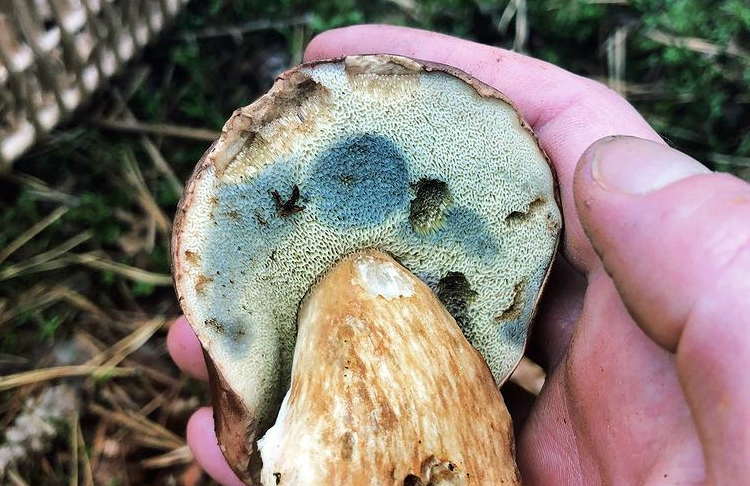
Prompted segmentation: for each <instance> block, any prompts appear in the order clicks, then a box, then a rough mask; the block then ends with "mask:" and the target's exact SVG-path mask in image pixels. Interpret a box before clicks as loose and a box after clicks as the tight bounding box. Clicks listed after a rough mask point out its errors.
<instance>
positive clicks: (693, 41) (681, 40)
mask: <svg viewBox="0 0 750 486" xmlns="http://www.w3.org/2000/svg"><path fill="white" fill-rule="evenodd" d="M646 37H648V38H649V39H651V40H652V41H654V42H657V43H659V44H662V45H666V46H674V47H684V48H685V49H687V50H690V51H693V52H698V53H701V54H705V55H707V56H716V55H718V54H721V53H726V54H728V55H730V56H734V57H739V58H741V59H745V60H748V59H750V53H748V52H747V51H745V50H743V49H740V48H739V47H737V46H736V45H735V44H733V43H729V44H727V45H726V46H722V45H719V44H714V43H713V42H709V41H707V40H705V39H700V38H698V37H680V36H676V35H670V34H667V33H666V32H663V31H661V30H656V29H652V30H649V31H647V32H646Z"/></svg>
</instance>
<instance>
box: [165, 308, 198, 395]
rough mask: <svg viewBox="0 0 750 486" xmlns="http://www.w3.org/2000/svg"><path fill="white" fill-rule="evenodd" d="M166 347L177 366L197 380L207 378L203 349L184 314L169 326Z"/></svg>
mask: <svg viewBox="0 0 750 486" xmlns="http://www.w3.org/2000/svg"><path fill="white" fill-rule="evenodd" d="M167 349H168V350H169V354H170V355H171V356H172V359H173V360H174V362H175V363H176V364H177V366H178V367H179V368H180V369H181V370H182V371H184V372H185V373H187V374H188V375H190V376H192V377H193V378H197V379H199V380H204V381H206V380H208V371H207V370H206V362H205V361H204V360H203V349H202V348H201V343H200V342H199V341H198V338H197V337H196V335H195V333H194V332H193V330H192V329H191V328H190V324H189V323H188V321H187V319H186V318H185V316H180V317H179V318H177V320H176V321H174V322H173V323H172V325H171V326H170V327H169V333H168V334H167Z"/></svg>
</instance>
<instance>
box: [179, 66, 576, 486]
mask: <svg viewBox="0 0 750 486" xmlns="http://www.w3.org/2000/svg"><path fill="white" fill-rule="evenodd" d="M561 226H562V219H561V213H560V211H559V208H558V203H557V188H556V183H555V178H554V173H553V171H552V168H551V166H550V164H549V161H548V159H547V157H546V156H545V154H544V152H543V151H542V150H541V148H540V147H539V145H538V143H537V140H536V138H535V136H534V134H533V133H532V131H531V129H530V128H529V127H528V125H527V124H526V123H525V122H524V121H523V120H522V118H521V117H520V115H519V114H518V113H517V111H516V110H515V109H514V107H513V106H512V104H511V103H510V102H509V101H508V100H507V99H506V98H505V97H504V96H503V95H502V94H501V93H499V92H498V91H496V90H494V89H493V88H491V87H489V86H487V85H485V84H483V83H481V82H480V81H478V80H476V79H473V78H471V77H470V76H468V75H467V74H465V73H463V72H460V71H458V70H456V69H454V68H450V67H447V66H444V65H439V64H435V63H430V62H424V61H416V60H412V59H408V58H404V57H398V56H392V55H372V56H350V57H346V58H340V59H333V60H327V61H321V62H314V63H308V64H303V65H301V66H298V67H296V68H294V69H291V70H290V71H287V72H285V73H284V74H282V75H281V76H279V78H278V80H277V81H276V83H275V84H274V86H273V88H272V89H271V90H270V92H269V93H268V94H266V95H265V96H263V97H261V98H260V99H259V100H258V101H256V102H255V103H253V104H251V105H249V106H247V107H244V108H240V109H239V110H237V111H236V112H235V113H234V114H233V115H232V117H231V118H230V120H229V121H228V122H227V123H226V125H225V127H224V130H223V132H222V135H221V137H220V139H219V140H217V141H216V142H215V143H214V144H213V146H212V147H211V148H210V149H209V150H208V151H207V152H206V154H205V155H204V157H203V158H202V159H201V161H200V162H199V163H198V166H197V167H196V170H195V172H194V173H193V176H192V178H191V180H190V182H189V183H188V185H187V188H186V190H185V193H184V194H183V198H182V201H181V203H180V206H179V208H178V214H177V218H176V221H175V226H174V236H173V250H172V251H173V273H174V280H175V286H176V289H177V293H178V295H179V299H180V303H181V305H182V308H183V310H184V312H185V314H186V315H187V317H188V319H189V321H190V322H191V324H192V325H193V326H194V329H195V332H196V334H197V335H198V338H199V339H200V341H201V343H202V345H203V347H204V350H205V356H206V361H207V363H208V366H209V374H210V378H211V386H212V390H213V397H214V411H215V418H216V427H217V435H218V437H219V441H220V445H221V447H222V450H223V452H224V454H225V456H226V458H227V460H228V462H229V464H230V465H231V466H232V467H233V469H234V470H235V472H237V474H238V475H239V476H240V477H241V478H242V479H243V480H245V481H246V482H248V483H249V484H253V483H254V482H258V481H262V483H263V484H264V485H266V484H289V485H322V484H357V485H363V484H372V485H385V484H388V485H399V486H400V485H410V486H414V485H419V484H423V485H428V484H429V485H435V486H436V485H438V484H440V485H463V484H466V485H473V484H502V483H501V481H503V482H504V484H516V483H517V482H518V481H519V479H518V473H517V470H516V468H515V464H514V462H513V439H512V433H511V430H512V429H511V427H510V418H509V415H508V414H507V411H505V408H504V405H503V402H502V396H501V395H500V393H499V390H498V387H499V386H500V385H502V383H503V382H504V381H505V380H506V379H507V377H508V376H509V375H510V373H511V372H512V371H513V369H514V368H515V366H516V365H517V363H518V361H519V360H520V359H521V357H522V355H523V351H524V347H525V342H526V337H527V334H528V330H529V325H530V322H531V320H532V317H533V315H534V310H535V307H536V303H537V300H538V298H539V295H540V292H541V289H542V287H543V285H544V282H545V280H546V278H547V274H548V271H549V268H550V265H551V262H552V259H553V256H554V253H555V251H556V248H557V243H558V237H559V233H560V230H561ZM433 293H434V295H433ZM305 296H307V297H305ZM303 300H304V305H302V307H300V305H301V303H302V302H303ZM443 307H444V309H443ZM298 323H299V331H298ZM459 328H460V330H461V331H462V333H461V332H458V329H459ZM467 340H468V341H467ZM469 343H470V345H469ZM295 346H296V348H295ZM475 350H476V351H475ZM477 351H478V353H477ZM480 356H481V358H482V359H479V357H480ZM290 385H291V388H290ZM282 402H283V403H282ZM264 435H265V436H264Z"/></svg>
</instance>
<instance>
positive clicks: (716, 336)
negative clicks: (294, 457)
mask: <svg viewBox="0 0 750 486" xmlns="http://www.w3.org/2000/svg"><path fill="white" fill-rule="evenodd" d="M383 52H387V53H392V54H401V55H406V56H411V57H415V58H420V59H425V60H430V61H436V62H441V63H444V64H448V65H453V66H456V67H458V68H460V69H462V70H464V71H466V72H468V73H470V74H472V75H473V76H475V77H477V78H479V79H480V80H482V81H484V82H486V83H488V84H490V85H492V86H494V87H496V88H497V89H499V90H500V91H502V92H503V93H505V94H506V95H507V96H508V97H509V98H510V99H511V100H513V101H514V102H515V104H516V106H517V107H518V109H519V110H520V111H521V113H522V114H523V116H524V117H525V118H526V120H527V121H528V122H529V123H530V124H531V126H532V127H533V129H534V131H535V132H536V134H537V135H538V136H539V139H540V142H541V144H542V146H543V147H544V149H545V150H546V151H547V153H548V154H549V156H550V158H551V159H552V161H553V163H554V165H555V167H556V170H557V173H558V176H559V180H560V186H561V196H562V206H563V212H564V215H565V222H566V230H565V235H564V241H563V245H562V247H563V248H562V258H559V259H558V261H557V262H556V264H555V268H554V269H553V274H552V277H551V281H550V285H549V287H548V290H547V291H546V294H545V297H544V299H543V302H542V306H541V309H540V313H539V317H538V320H537V323H536V328H535V332H534V334H533V336H532V339H531V347H530V350H529V353H530V354H531V355H532V357H533V358H534V359H535V360H537V361H538V362H540V363H541V364H542V365H543V366H544V368H545V370H546V371H547V373H548V377H547V382H546V384H545V386H544V389H543V390H542V392H541V394H540V396H539V397H538V399H537V400H536V402H535V403H534V404H533V406H532V407H531V409H530V410H525V411H523V415H524V416H525V417H526V419H525V422H524V423H523V426H522V428H521V431H520V434H519V436H518V439H517V455H518V463H519V467H520V469H521V473H522V475H523V478H524V484H529V485H535V484H550V485H589V484H591V485H600V484H614V485H619V484H648V485H668V484H683V485H684V484H716V485H720V484H740V483H741V482H742V481H743V480H745V478H746V469H747V465H746V462H747V459H748V458H750V427H748V425H747V424H750V374H749V373H746V372H745V370H747V369H748V367H750V332H748V329H750V299H748V297H747V296H748V295H750V279H748V278H747V277H746V276H747V275H748V274H749V273H750V230H748V228H750V185H748V184H746V183H744V182H742V181H741V180H739V179H737V178H734V177H732V176H729V175H725V174H714V173H710V172H709V171H707V170H706V169H704V168H703V167H702V166H701V165H700V164H698V162H696V161H695V160H693V159H691V158H690V157H688V156H686V155H684V154H682V153H680V152H677V151H675V150H673V149H671V148H669V147H668V146H667V145H666V144H664V142H663V141H662V140H661V139H660V138H659V136H658V135H657V134H656V133H655V132H654V131H653V129H651V127H649V125H648V124H647V123H646V122H645V121H644V120H643V118H642V117H641V116H640V115H639V114H638V113H637V112H636V111H635V110H634V109H633V107H631V106H630V105H629V104H628V103H627V102H626V101H624V100H623V99H622V98H621V97H619V96H618V95H617V94H616V93H614V92H613V91H611V90H609V89H608V88H606V87H604V86H603V85H601V84H598V83H596V82H593V81H590V80H587V79H584V78H581V77H578V76H575V75H573V74H571V73H569V72H567V71H564V70H562V69H560V68H557V67H555V66H552V65H550V64H547V63H544V62H542V61H538V60H535V59H532V58H529V57H525V56H522V55H519V54H515V53H512V52H509V51H505V50H502V49H497V48H492V47H488V46H484V45H480V44H475V43H471V42H467V41H463V40H458V39H455V38H451V37H447V36H443V35H439V34H435V33H430V32H424V31H418V30H412V29H404V28H397V27H389V26H357V27H350V28H345V29H340V30H335V31H331V32H327V33H325V34H322V35H320V36H318V37H316V38H315V39H314V40H313V41H312V42H311V43H310V45H309V46H308V48H307V51H306V53H305V60H313V59H321V58H328V57H335V56H340V55H346V54H354V53H383ZM614 135H617V136H616V137H613V136H614ZM168 344H169V349H170V352H171V353H172V356H173V358H174V360H175V362H176V363H177V364H178V365H179V366H180V367H181V368H182V369H183V370H185V371H186V372H187V373H190V374H191V375H193V376H196V377H199V378H204V379H205V376H206V371H205V365H204V364H203V360H202V356H201V354H200V346H199V344H198V343H197V340H196V338H195V336H194V334H193V333H192V331H191V330H190V328H189V326H188V324H187V322H186V321H185V320H184V318H181V319H178V320H177V321H176V322H175V323H174V324H173V326H172V328H171V329H170V334H169V340H168ZM188 442H189V443H190V446H191V448H192V450H193V452H194V454H195V457H196V459H197V460H198V462H199V463H200V464H201V465H202V466H203V467H204V469H205V470H206V471H207V472H208V473H209V474H210V475H211V476H213V477H214V478H216V479H217V480H218V481H219V482H221V483H222V484H225V485H228V486H229V485H237V486H239V485H241V483H240V482H239V481H238V480H237V479H236V478H235V477H234V475H233V474H232V472H231V471H230V470H229V467H228V466H227V465H226V462H225V461H224V460H223V458H222V456H221V453H220V452H219V450H218V447H217V445H216V437H215V435H214V433H213V421H212V418H211V411H210V409H208V408H203V409H200V410H198V411H197V412H196V413H195V415H194V416H193V417H192V419H191V420H190V423H189V425H188Z"/></svg>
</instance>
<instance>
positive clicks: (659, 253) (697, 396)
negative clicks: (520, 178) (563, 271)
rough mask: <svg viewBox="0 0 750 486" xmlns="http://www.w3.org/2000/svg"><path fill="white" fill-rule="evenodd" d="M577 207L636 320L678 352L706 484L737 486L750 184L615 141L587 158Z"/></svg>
mask: <svg viewBox="0 0 750 486" xmlns="http://www.w3.org/2000/svg"><path fill="white" fill-rule="evenodd" d="M574 197H575V202H576V208H577V210H578V214H579V217H580V219H581V223H582V225H583V228H584V230H585V231H586V234H587V236H588V237H589V239H590V240H591V243H592V245H593V246H594V249H595V250H596V251H597V253H598V254H599V256H600V258H601V261H602V263H603V265H604V268H605V270H606V271H607V273H608V274H609V275H610V276H611V277H612V280H613V281H614V283H615V285H616V287H617V290H618V292H619V293H620V296H621V298H622V300H623V302H624V303H625V306H626V307H627V309H628V311H629V312H630V314H631V316H632V317H633V319H634V320H635V321H636V322H637V323H638V325H639V326H640V327H641V328H642V329H643V330H644V331H645V332H646V333H647V334H648V335H649V336H651V337H652V339H654V341H656V342H657V343H658V344H660V345H661V346H662V347H664V348H666V349H668V350H670V351H675V352H676V354H677V358H676V366H677V373H678V376H679V378H680V382H681V384H682V386H683V390H684V392H685V396H686V398H687V401H688V403H689V405H690V407H691V410H692V412H693V417H694V419H695V421H696V426H697V429H698V433H699V435H700V436H701V442H702V444H703V447H704V454H705V456H706V464H707V472H708V476H709V478H710V479H713V480H714V481H715V483H714V484H732V481H731V479H733V480H734V481H737V480H738V479H739V478H740V477H741V476H739V474H741V473H742V471H744V469H745V467H746V464H744V462H745V461H746V460H747V458H748V457H750V428H749V427H748V424H750V374H749V373H747V372H746V370H747V369H748V367H750V299H748V296H749V295H750V278H748V275H750V185H748V184H746V183H745V182H742V181H741V180H739V179H737V178H735V177H732V176H729V175H726V174H714V173H711V172H710V171H709V170H708V169H706V168H705V167H703V166H702V165H701V164H700V163H699V162H697V161H696V160H695V159H692V158H691V157H689V156H687V155H685V154H683V153H680V152H678V151H676V150H673V149H671V148H669V147H667V146H666V145H663V144H660V143H655V142H651V141H646V140H642V139H638V138H633V137H610V138H606V139H602V140H599V141H598V142H596V143H594V144H593V145H592V146H591V147H589V148H588V149H587V150H586V152H585V153H584V155H583V156H582V158H581V160H580V162H579V164H578V167H577V169H576V175H575V182H574ZM743 474H744V473H743Z"/></svg>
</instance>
